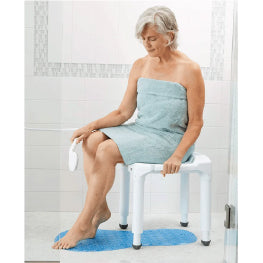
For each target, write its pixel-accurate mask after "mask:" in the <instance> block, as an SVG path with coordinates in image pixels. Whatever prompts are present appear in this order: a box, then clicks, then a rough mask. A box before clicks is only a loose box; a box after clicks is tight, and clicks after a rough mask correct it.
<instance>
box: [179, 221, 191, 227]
mask: <svg viewBox="0 0 263 263" xmlns="http://www.w3.org/2000/svg"><path fill="white" fill-rule="evenodd" d="M188 223H189V222H186V223H183V222H180V224H181V226H183V227H187V226H188Z"/></svg>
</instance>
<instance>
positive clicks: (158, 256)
mask: <svg viewBox="0 0 263 263" xmlns="http://www.w3.org/2000/svg"><path fill="white" fill-rule="evenodd" d="M78 214H79V213H70V212H60V213H57V212H26V214H25V223H26V226H25V239H26V240H25V261H60V262H62V263H75V262H76V263H84V262H85V263H89V262H92V263H93V262H94V263H95V262H96V263H97V262H99V263H113V262H114V263H116V262H120V263H135V262H136V263H141V262H165V263H166V262H180V263H193V262H194V263H199V262H200V263H201V262H202V263H222V262H223V255H224V216H225V214H224V213H213V214H212V229H211V240H212V241H211V244H210V246H209V247H205V246H203V245H202V244H201V242H200V215H199V213H191V214H189V225H188V227H187V228H183V229H186V230H188V231H191V232H193V233H194V234H195V235H196V236H197V238H198V240H197V242H195V243H192V244H188V245H178V246H158V247H152V246H148V247H147V246H145V247H142V248H141V249H140V250H135V249H133V248H132V247H131V248H126V249H120V250H112V251H105V252H104V251H100V252H73V251H71V252H70V251H66V250H60V251H58V250H54V249H52V248H51V246H52V244H53V240H54V238H55V236H56V235H57V234H58V233H59V232H61V231H64V230H67V229H69V228H70V227H71V226H72V224H73V223H74V222H75V220H76V219H77V217H78ZM179 221H180V216H179V215H177V214H165V215H164V214H154V215H153V214H151V215H150V214H145V215H144V229H157V228H178V229H179V228H182V227H181V226H180V223H179ZM128 223H129V226H128V230H131V215H130V216H129V218H128ZM100 228H101V229H111V230H119V214H118V213H112V216H111V218H110V219H109V220H108V221H107V222H105V223H103V224H102V225H100Z"/></svg>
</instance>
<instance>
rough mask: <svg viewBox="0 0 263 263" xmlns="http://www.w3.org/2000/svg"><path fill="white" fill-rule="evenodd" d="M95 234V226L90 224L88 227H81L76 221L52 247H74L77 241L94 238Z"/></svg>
mask: <svg viewBox="0 0 263 263" xmlns="http://www.w3.org/2000/svg"><path fill="white" fill-rule="evenodd" d="M95 235H96V227H95V226H94V225H93V224H91V225H90V226H89V227H87V226H85V227H81V225H80V223H79V222H76V223H75V224H74V225H73V227H72V228H71V229H70V230H69V231H68V232H67V234H66V235H65V236H64V237H63V238H61V239H60V240H59V241H57V242H56V243H55V244H54V245H53V246H52V248H54V249H68V248H72V247H75V246H76V245H77V243H78V241H80V240H83V239H87V238H94V237H95Z"/></svg>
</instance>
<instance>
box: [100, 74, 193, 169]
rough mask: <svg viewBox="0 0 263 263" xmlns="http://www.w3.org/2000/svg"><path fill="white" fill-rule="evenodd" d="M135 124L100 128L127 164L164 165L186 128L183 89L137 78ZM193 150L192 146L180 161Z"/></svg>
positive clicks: (175, 85) (177, 84) (184, 94)
mask: <svg viewBox="0 0 263 263" xmlns="http://www.w3.org/2000/svg"><path fill="white" fill-rule="evenodd" d="M137 109H138V114H137V118H136V120H135V122H133V123H129V124H123V125H119V126H115V127H108V128H101V129H99V130H100V131H102V132H103V133H105V134H106V135H107V136H108V137H109V138H111V139H112V140H113V141H114V142H115V143H116V144H117V146H118V148H119V151H120V153H121V155H122V158H123V160H124V163H125V164H126V165H129V164H132V163H157V164H162V163H164V162H165V161H166V160H167V159H168V158H169V157H170V156H171V155H172V154H173V153H174V151H175V150H176V148H177V146H178V145H179V143H180V141H181V139H182V137H183V135H184V133H185V131H186V128H187V125H188V111H187V96H186V89H185V88H184V87H183V86H182V85H181V84H180V83H177V82H171V81H164V80H156V79H149V78H139V79H138V82H137ZM194 150H195V145H194V144H193V145H192V146H191V147H190V148H189V149H188V151H187V152H186V154H185V156H184V158H183V160H182V162H186V161H187V160H188V159H189V158H190V157H191V154H192V153H193V152H194Z"/></svg>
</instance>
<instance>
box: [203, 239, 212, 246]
mask: <svg viewBox="0 0 263 263" xmlns="http://www.w3.org/2000/svg"><path fill="white" fill-rule="evenodd" d="M201 242H202V244H203V245H204V246H209V245H210V242H211V240H209V241H203V240H201Z"/></svg>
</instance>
